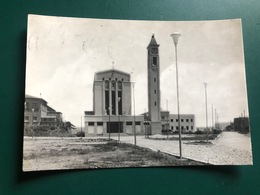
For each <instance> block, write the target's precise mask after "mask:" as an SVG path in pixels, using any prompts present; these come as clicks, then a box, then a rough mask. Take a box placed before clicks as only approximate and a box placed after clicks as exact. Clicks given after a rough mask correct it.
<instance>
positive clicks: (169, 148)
mask: <svg viewBox="0 0 260 195" xmlns="http://www.w3.org/2000/svg"><path fill="white" fill-rule="evenodd" d="M155 137H160V136H159V135H156V136H155ZM165 137H166V136H165ZM120 140H121V141H122V142H125V143H132V144H133V143H134V137H133V136H121V139H120ZM137 145H138V146H142V147H146V148H150V149H152V150H154V151H158V150H160V151H161V152H165V153H168V154H171V155H175V156H179V141H178V140H170V141H169V140H151V139H146V138H144V136H137ZM182 156H183V157H185V158H188V159H192V160H196V161H200V162H204V163H209V164H213V165H252V164H253V159H252V150H251V138H250V136H248V135H243V134H239V133H237V132H223V133H222V134H220V136H219V137H218V139H216V140H213V141H211V144H198V143H196V144H195V143H194V142H193V141H183V142H182Z"/></svg>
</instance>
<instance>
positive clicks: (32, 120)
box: [32, 108, 34, 126]
mask: <svg viewBox="0 0 260 195" xmlns="http://www.w3.org/2000/svg"><path fill="white" fill-rule="evenodd" d="M33 117H34V108H32V126H33Z"/></svg>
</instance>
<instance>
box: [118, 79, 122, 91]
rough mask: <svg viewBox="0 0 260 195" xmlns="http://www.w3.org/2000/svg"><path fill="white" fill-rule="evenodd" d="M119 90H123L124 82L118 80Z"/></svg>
mask: <svg viewBox="0 0 260 195" xmlns="http://www.w3.org/2000/svg"><path fill="white" fill-rule="evenodd" d="M118 90H122V82H121V81H118Z"/></svg>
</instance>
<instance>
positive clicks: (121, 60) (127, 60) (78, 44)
mask: <svg viewBox="0 0 260 195" xmlns="http://www.w3.org/2000/svg"><path fill="white" fill-rule="evenodd" d="M173 32H179V33H181V37H180V38H179V42H178V46H177V49H178V69H179V90H180V91H179V92H180V93H179V94H180V95H179V98H180V114H194V115H195V120H196V126H206V100H205V86H204V82H206V83H207V107H208V123H209V126H212V108H213V113H215V109H216V112H217V113H218V121H219V122H229V121H233V118H235V117H239V116H240V115H241V114H242V113H243V112H244V111H245V114H246V115H248V105H247V92H246V81H245V64H244V51H243V39H242V24H241V20H240V19H233V20H219V21H185V22H182V21H137V20H135V21H131V20H103V19H86V18H68V17H51V16H39V15H29V16H28V29H27V57H26V88H25V93H26V94H28V95H32V96H36V97H42V98H43V99H45V100H46V101H47V102H48V105H49V106H51V107H52V108H54V109H55V110H56V111H59V112H62V113H63V117H64V119H65V120H66V121H70V122H72V123H73V124H74V125H76V126H80V124H81V116H84V111H91V110H93V93H92V87H93V81H94V74H95V72H97V71H102V70H107V69H111V68H114V69H117V70H120V71H124V72H127V73H131V80H132V81H135V82H136V84H135V104H136V114H141V113H143V112H145V111H147V110H148V109H147V107H148V99H147V98H148V97H147V92H148V89H147V86H148V85H147V49H146V48H147V46H148V44H149V42H150V40H151V36H152V35H153V34H154V36H155V39H156V41H157V43H158V44H159V45H160V47H159V55H160V77H161V78H160V85H161V86H160V88H161V109H162V110H166V109H167V108H166V99H168V110H169V111H170V112H171V113H172V114H177V100H176V68H175V47H174V44H173V41H172V38H171V37H170V34H172V33H173ZM213 118H214V119H215V116H214V117H213Z"/></svg>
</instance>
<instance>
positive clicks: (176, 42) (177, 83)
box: [171, 32, 182, 158]
mask: <svg viewBox="0 0 260 195" xmlns="http://www.w3.org/2000/svg"><path fill="white" fill-rule="evenodd" d="M180 36H181V34H180V33H178V32H175V33H173V34H171V37H172V39H173V43H174V46H175V65H176V88H177V110H178V130H179V149H180V158H182V144H181V123H180V104H179V78H178V60H177V45H178V39H179V37H180Z"/></svg>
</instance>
